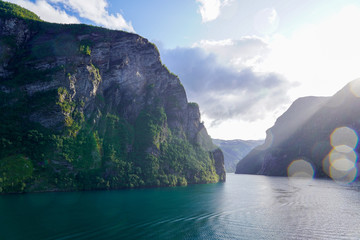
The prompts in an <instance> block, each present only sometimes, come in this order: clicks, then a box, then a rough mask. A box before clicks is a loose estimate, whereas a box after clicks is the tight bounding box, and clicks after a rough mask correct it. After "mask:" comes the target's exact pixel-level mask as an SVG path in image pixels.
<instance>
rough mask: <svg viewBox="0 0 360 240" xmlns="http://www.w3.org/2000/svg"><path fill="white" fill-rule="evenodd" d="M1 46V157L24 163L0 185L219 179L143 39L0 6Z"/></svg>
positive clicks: (191, 118) (196, 124)
mask: <svg viewBox="0 0 360 240" xmlns="http://www.w3.org/2000/svg"><path fill="white" fill-rule="evenodd" d="M2 4H5V3H2ZM2 7H3V6H2ZM5 7H6V6H5ZM0 54H1V55H0V57H1V58H0V90H1V91H0V95H1V98H2V100H1V102H0V107H1V111H2V112H3V113H4V115H5V116H4V118H3V119H2V120H1V121H2V122H1V125H2V127H1V132H0V134H1V135H0V137H1V141H2V146H1V147H2V149H1V156H0V158H1V159H5V160H6V159H8V158H14V157H15V158H17V159H22V160H18V161H19V162H20V163H21V164H24V165H27V166H29V168H32V173H31V174H30V175H31V176H30V177H27V178H19V179H12V180H9V179H8V178H7V177H6V176H3V177H2V178H3V179H4V178H5V179H8V180H7V182H6V181H3V182H6V183H4V184H3V185H4V186H3V187H2V189H3V190H4V189H5V190H6V189H8V191H12V190H14V191H16V189H17V188H16V189H15V188H11V187H9V186H8V185H11V184H12V185H14V184H15V185H16V186H18V185H19V186H20V185H21V186H20V187H18V188H19V189H21V190H24V189H25V190H29V191H32V190H52V189H59V190H62V189H84V188H87V186H86V185H85V184H84V181H85V180H84V179H86V181H88V182H90V183H89V185H90V188H118V187H136V186H172V185H184V184H186V183H197V182H216V181H218V180H221V181H224V180H225V175H224V174H223V173H224V167H223V165H224V164H223V159H221V157H220V158H217V157H216V156H218V154H212V153H211V151H213V150H214V146H213V145H212V144H208V143H209V142H211V139H210V137H209V136H208V134H207V132H206V129H205V127H204V126H203V124H202V123H201V122H200V112H199V107H198V106H197V104H193V103H188V101H187V98H186V93H185V90H184V88H183V86H182V85H181V82H180V80H179V78H178V77H177V76H176V75H174V74H172V73H171V72H169V70H168V69H167V68H166V67H165V66H164V65H163V64H162V63H161V61H160V56H159V52H158V50H157V48H156V46H155V45H154V44H152V43H150V42H149V41H148V40H146V39H144V38H142V37H140V36H138V35H136V34H130V33H126V32H122V31H110V30H106V29H102V28H96V27H91V26H86V25H58V24H50V23H46V22H41V21H34V20H28V19H24V18H19V17H15V16H12V15H11V14H10V15H4V14H2V17H1V18H0ZM14 131H15V132H14ZM14 133H15V135H14ZM30 147H35V148H38V151H35V152H36V153H34V152H31V150H30V149H29V148H30ZM84 149H86V150H84ZM186 152H189V156H186ZM214 156H215V157H214ZM2 163H3V164H2V165H0V168H1V167H2V168H3V169H5V168H7V169H8V168H11V166H8V165H7V164H5V163H6V161H2ZM30 166H31V167H30ZM22 167H23V165H22ZM215 167H216V169H215ZM7 171H8V174H11V171H10V170H9V169H8V170H7ZM9 171H10V172H9ZM0 179H1V176H0ZM59 181H62V183H61V184H63V185H64V184H65V185H64V186H62V185H61V184H60V183H59V184H57V182H59ZM86 181H85V182H86ZM64 182H65V183H64ZM7 184H8V185H7Z"/></svg>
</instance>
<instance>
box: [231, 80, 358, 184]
mask: <svg viewBox="0 0 360 240" xmlns="http://www.w3.org/2000/svg"><path fill="white" fill-rule="evenodd" d="M359 89H360V80H355V81H353V82H351V83H349V84H348V85H346V86H345V87H344V88H343V89H342V90H340V91H339V92H338V93H336V94H335V95H334V96H332V97H328V98H327V97H322V98H318V97H306V98H301V99H298V100H296V101H295V102H294V103H293V104H292V105H291V106H290V108H289V109H288V110H287V111H286V112H285V113H284V114H283V115H282V116H281V117H279V118H278V120H277V121H276V123H275V125H274V127H272V128H270V129H269V130H268V131H267V137H266V141H265V143H264V144H263V145H262V146H259V147H257V148H255V149H254V150H253V151H252V152H250V153H249V154H248V155H247V156H246V157H245V158H244V159H243V160H241V161H240V162H239V164H238V165H237V170H236V173H249V174H263V175H276V176H286V175H288V174H289V166H291V164H292V163H294V161H296V160H303V161H305V162H307V163H310V164H311V167H312V168H313V174H314V175H315V176H316V177H331V178H333V179H335V180H346V181H347V180H348V179H352V180H354V179H355V178H356V174H355V175H354V171H355V172H357V171H356V169H357V163H356V159H355V160H354V158H353V156H357V154H358V153H359V147H358V146H357V141H358V139H357V135H358V133H359V131H360V125H359V119H360V114H359V112H358V111H357V109H358V108H359V107H360V98H359V96H360V95H359ZM340 146H341V147H340ZM344 149H345V150H344ZM341 159H342V160H341ZM335 175H336V176H335Z"/></svg>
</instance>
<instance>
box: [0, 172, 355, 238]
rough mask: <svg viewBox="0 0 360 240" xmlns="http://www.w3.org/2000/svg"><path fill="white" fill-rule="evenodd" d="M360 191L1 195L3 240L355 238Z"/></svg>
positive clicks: (231, 179)
mask: <svg viewBox="0 0 360 240" xmlns="http://www.w3.org/2000/svg"><path fill="white" fill-rule="evenodd" d="M359 208H360V185H358V184H352V185H345V186H342V185H339V184H337V183H335V182H333V181H331V180H313V181H310V182H309V181H305V180H301V179H295V180H289V179H288V178H281V177H265V176H251V175H234V174H227V182H226V183H217V184H204V185H194V186H188V187H174V188H158V189H135V190H119V191H95V192H68V193H35V194H20V195H3V196H0V239H204V240H205V239H206V240H209V239H210V240H211V239H360V228H359V224H360V213H359Z"/></svg>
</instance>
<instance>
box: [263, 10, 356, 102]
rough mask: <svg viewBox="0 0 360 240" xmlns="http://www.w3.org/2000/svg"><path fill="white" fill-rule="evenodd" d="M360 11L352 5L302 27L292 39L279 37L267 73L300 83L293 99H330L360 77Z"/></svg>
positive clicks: (273, 42) (272, 46)
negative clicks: (303, 97) (318, 97)
mask: <svg viewBox="0 0 360 240" xmlns="http://www.w3.org/2000/svg"><path fill="white" fill-rule="evenodd" d="M359 42H360V8H359V7H356V6H348V7H345V8H343V9H342V10H341V11H339V12H338V13H337V14H335V15H333V16H331V17H329V18H327V19H324V20H322V21H321V22H318V23H313V24H309V25H305V26H302V27H301V28H300V29H298V30H296V31H295V32H294V33H293V34H292V35H291V36H290V37H286V36H283V35H276V36H274V37H273V39H272V40H271V41H270V44H269V47H270V49H271V53H270V54H269V56H268V58H267V60H266V61H264V62H263V64H262V65H261V67H260V68H261V69H262V70H263V71H269V70H271V71H276V72H279V73H282V74H283V75H285V76H286V77H287V79H290V80H291V81H293V82H298V83H300V86H299V87H298V88H294V89H293V90H292V91H291V93H290V94H291V95H292V98H293V99H295V98H298V97H301V96H305V95H316V96H330V95H333V94H334V93H335V92H336V91H338V90H340V89H341V88H342V87H343V86H344V85H345V84H346V83H348V82H349V81H351V80H353V79H355V78H358V77H360V68H359V62H360V44H359Z"/></svg>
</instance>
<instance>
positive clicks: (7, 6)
mask: <svg viewBox="0 0 360 240" xmlns="http://www.w3.org/2000/svg"><path fill="white" fill-rule="evenodd" d="M0 17H19V18H23V19H30V20H35V21H41V19H40V18H39V16H37V15H36V14H35V13H33V12H31V11H29V10H27V9H25V8H22V7H19V6H18V5H15V4H11V3H7V2H4V1H0Z"/></svg>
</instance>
